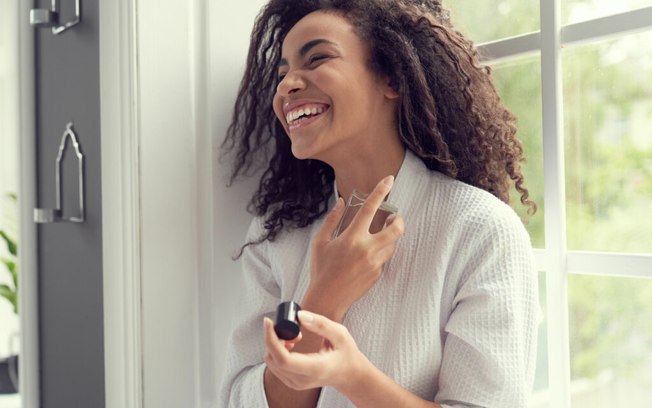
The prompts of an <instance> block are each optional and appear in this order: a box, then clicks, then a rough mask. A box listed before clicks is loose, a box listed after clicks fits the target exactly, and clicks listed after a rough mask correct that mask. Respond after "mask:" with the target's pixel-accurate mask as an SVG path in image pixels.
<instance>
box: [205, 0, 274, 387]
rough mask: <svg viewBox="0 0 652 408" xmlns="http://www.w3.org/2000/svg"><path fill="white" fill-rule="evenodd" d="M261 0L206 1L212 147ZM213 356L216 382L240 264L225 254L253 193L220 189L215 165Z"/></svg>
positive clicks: (249, 187) (242, 226)
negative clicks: (209, 51)
mask: <svg viewBox="0 0 652 408" xmlns="http://www.w3.org/2000/svg"><path fill="white" fill-rule="evenodd" d="M265 3H266V2H265V1H264V0H248V1H241V2H237V3H231V2H211V10H210V16H211V18H210V21H211V24H210V45H211V46H210V50H211V56H210V66H211V72H210V76H211V80H212V84H211V101H210V102H211V103H210V106H211V110H212V112H213V131H212V134H213V135H214V138H215V144H216V146H219V143H220V142H221V141H222V139H223V137H224V134H225V132H226V128H227V127H228V125H229V121H230V118H231V114H232V112H233V104H234V102H235V95H236V93H237V88H238V86H239V83H240V79H241V78H242V73H243V71H244V66H245V60H246V56H247V51H248V49H249V36H250V34H251V29H252V27H253V22H254V19H255V17H256V15H257V14H258V12H259V11H260V8H261V7H262V6H263V5H264V4H265ZM214 173H215V211H216V212H215V220H214V228H215V237H216V238H215V274H216V280H215V292H214V299H215V304H214V307H215V309H216V310H217V311H218V313H217V315H216V320H215V335H216V337H215V344H216V348H215V358H216V360H215V361H216V370H217V378H218V381H219V379H220V377H221V374H222V370H223V366H224V360H225V346H226V342H227V340H228V334H229V332H230V328H231V325H232V323H233V322H232V319H231V317H232V314H233V310H234V308H235V307H237V305H238V298H239V296H247V294H246V293H241V292H240V286H239V285H240V281H239V278H240V263H239V262H233V261H232V260H231V255H233V253H234V250H236V249H238V248H239V246H240V245H241V244H242V243H243V242H244V241H243V240H244V234H245V233H246V230H247V228H248V226H249V222H250V220H251V216H250V215H249V214H247V213H246V211H245V207H246V204H247V202H248V200H249V199H250V198H251V195H252V194H253V191H254V187H255V186H256V185H257V181H256V180H247V181H246V182H244V183H238V184H236V185H235V186H233V187H232V188H228V189H227V188H226V187H225V184H226V176H227V174H228V173H229V169H228V168H224V167H222V166H219V165H217V164H216V166H215V169H214Z"/></svg>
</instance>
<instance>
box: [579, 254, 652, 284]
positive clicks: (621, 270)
mask: <svg viewBox="0 0 652 408" xmlns="http://www.w3.org/2000/svg"><path fill="white" fill-rule="evenodd" d="M568 270H569V271H572V272H573V273H579V274H587V275H589V274H590V275H598V276H619V277H622V278H648V279H650V278H652V255H644V254H623V253H608V252H589V251H570V252H569V253H568Z"/></svg>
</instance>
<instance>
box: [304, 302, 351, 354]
mask: <svg viewBox="0 0 652 408" xmlns="http://www.w3.org/2000/svg"><path fill="white" fill-rule="evenodd" d="M298 315H299V322H301V327H302V328H304V329H306V330H308V331H310V332H312V333H315V334H317V335H319V336H321V337H323V338H324V339H326V340H328V341H329V342H330V343H331V344H332V345H333V347H337V346H338V345H340V344H342V343H343V342H344V341H346V340H347V336H350V335H349V333H348V330H346V328H345V327H344V326H342V325H341V324H339V323H335V322H334V321H332V320H330V319H328V318H326V317H324V316H322V315H318V314H316V313H311V312H308V311H306V310H300V311H299V314H298Z"/></svg>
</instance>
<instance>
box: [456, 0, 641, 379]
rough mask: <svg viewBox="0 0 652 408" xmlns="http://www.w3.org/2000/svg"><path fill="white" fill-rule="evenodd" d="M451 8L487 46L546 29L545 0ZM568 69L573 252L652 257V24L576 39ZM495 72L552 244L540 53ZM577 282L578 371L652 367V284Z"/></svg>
mask: <svg viewBox="0 0 652 408" xmlns="http://www.w3.org/2000/svg"><path fill="white" fill-rule="evenodd" d="M609 1H610V0H609ZM632 1H634V0H626V2H630V3H631V2H632ZM602 3H604V4H602ZM639 3H641V1H638V0H636V4H634V6H636V5H638V4H639ZM445 4H446V5H447V6H448V7H450V8H451V9H452V16H453V18H454V21H453V22H454V23H455V24H456V26H457V27H459V28H460V29H461V31H462V32H464V33H465V34H466V35H467V36H469V37H470V38H471V39H473V40H475V41H476V43H480V42H486V41H493V40H498V39H501V38H505V37H509V36H513V35H519V34H525V33H528V32H532V31H538V30H539V23H538V19H539V1H532V0H525V1H524V0H503V1H499V2H483V1H466V2H447V3H445ZM605 7H609V5H608V4H607V0H564V1H563V2H562V11H563V12H564V13H566V14H568V13H574V15H575V16H577V15H578V14H580V13H581V12H582V8H584V9H601V8H605ZM623 7H625V6H623ZM633 8H635V7H629V8H627V7H625V8H624V9H627V10H631V9H633ZM624 9H623V10H624ZM487 16H492V18H490V19H488V18H487ZM533 19H534V21H533ZM563 20H564V21H568V18H566V17H564V18H563ZM562 64H563V65H562V76H563V89H564V94H563V99H564V101H563V103H564V110H563V112H564V136H565V144H564V155H565V172H566V174H565V182H566V213H567V221H566V222H567V224H566V228H567V241H568V248H569V249H570V250H588V251H604V252H620V253H622V252H638V253H646V254H650V253H652V217H650V216H649V213H650V209H652V133H651V132H652V31H647V32H644V33H642V34H639V35H636V36H633V35H627V36H623V37H620V38H617V39H614V40H609V41H599V42H595V43H589V44H587V45H581V46H576V45H571V46H567V47H565V48H564V51H563V53H562ZM493 68H494V80H495V83H496V86H497V88H498V91H499V93H500V95H501V98H502V100H503V101H504V103H505V104H506V105H507V106H508V107H509V108H510V109H511V110H512V111H513V112H514V113H515V114H516V115H517V116H518V123H517V126H518V129H519V135H520V138H521V140H522V141H523V144H524V147H525V153H526V156H527V160H528V161H527V163H526V164H525V166H524V173H525V176H526V183H527V187H528V188H529V189H530V192H531V194H532V197H533V198H534V200H535V201H536V202H537V204H538V205H539V212H537V214H535V215H534V216H533V217H528V216H527V215H525V212H524V211H523V209H522V208H520V207H522V206H520V204H519V202H518V201H517V200H513V202H514V204H513V207H514V208H515V210H516V211H517V212H519V214H521V216H522V217H523V218H524V219H529V225H528V226H527V228H528V231H529V233H530V235H531V238H532V242H533V244H534V246H535V247H539V248H543V247H544V246H545V237H544V224H543V220H544V212H545V208H543V194H544V191H543V180H544V173H543V142H542V141H543V134H542V119H541V89H540V86H541V85H540V83H541V74H540V57H539V55H533V56H528V57H520V58H518V59H513V60H509V61H507V62H501V63H500V64H498V65H495V66H493ZM514 198H516V196H514ZM551 239H555V237H551ZM614 272H617V271H614ZM568 284H569V288H568V294H569V299H568V301H569V305H568V309H569V313H570V323H571V328H570V329H571V333H570V334H571V338H570V350H571V372H572V378H574V379H577V378H588V379H592V378H596V377H597V376H599V375H600V373H602V372H605V370H611V371H613V372H614V374H615V375H616V376H617V377H630V376H632V375H635V374H636V373H637V371H638V370H640V369H644V368H645V367H650V365H649V364H650V361H647V360H646V358H643V357H644V356H647V355H648V354H649V350H650V349H652V307H650V299H652V282H650V281H649V280H644V279H626V278H609V277H599V276H579V275H574V274H571V275H570V276H569V281H568ZM542 303H543V302H542Z"/></svg>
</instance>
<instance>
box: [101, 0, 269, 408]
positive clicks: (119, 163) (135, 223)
mask: <svg viewBox="0 0 652 408" xmlns="http://www.w3.org/2000/svg"><path fill="white" fill-rule="evenodd" d="M264 2H265V0H255V1H248V2H242V3H238V4H237V5H235V6H234V5H233V4H230V3H224V2H215V1H210V0H192V1H189V2H161V1H159V0H113V1H106V2H104V1H102V2H100V70H101V72H100V77H101V110H102V206H103V211H102V212H103V245H104V248H103V258H104V315H105V317H104V318H105V321H104V323H105V367H106V398H107V403H106V407H107V408H143V407H145V408H151V407H156V408H166V407H170V408H173V407H179V406H184V407H202V408H203V407H214V406H216V404H217V393H218V385H219V380H220V375H221V368H222V366H223V364H224V362H225V361H224V360H225V358H224V347H225V345H226V342H227V337H228V334H229V332H230V327H231V315H232V311H233V310H234V309H235V308H236V305H237V301H238V295H239V279H240V273H239V264H238V263H235V262H233V261H232V260H231V258H230V256H231V255H232V254H233V253H235V250H236V249H237V248H238V247H239V245H240V244H241V243H242V242H243V240H244V236H245V233H246V230H247V227H248V224H249V221H250V219H251V216H250V215H249V214H247V212H246V210H245V207H246V202H247V201H248V199H249V198H250V197H251V193H252V191H253V190H254V188H255V187H256V185H257V183H256V182H255V180H251V181H249V182H246V183H240V184H238V186H237V187H236V188H232V189H229V190H228V192H227V190H226V187H225V178H224V176H225V174H226V171H227V169H225V168H224V167H221V166H220V165H219V164H218V163H217V150H218V148H219V144H220V142H221V140H222V138H223V135H224V132H225V131H226V128H227V126H228V122H229V119H230V116H231V113H232V109H233V101H234V98H235V94H236V92H237V85H238V83H239V80H240V78H241V75H242V72H243V68H244V62H245V59H246V53H247V49H248V44H249V33H250V31H251V27H252V26H253V20H254V17H255V16H256V14H257V13H258V11H259V9H260V7H261V6H262V4H263V3H264ZM243 23H244V24H243Z"/></svg>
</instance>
